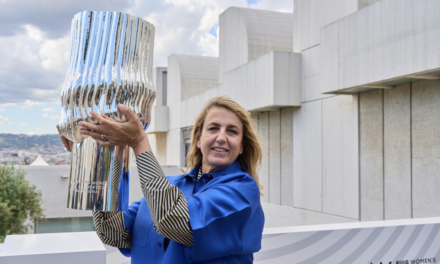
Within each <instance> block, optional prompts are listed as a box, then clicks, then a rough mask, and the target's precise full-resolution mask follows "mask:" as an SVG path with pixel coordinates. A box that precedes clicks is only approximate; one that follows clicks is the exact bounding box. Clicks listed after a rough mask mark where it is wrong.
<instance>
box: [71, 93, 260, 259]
mask: <svg viewBox="0 0 440 264" xmlns="http://www.w3.org/2000/svg"><path fill="white" fill-rule="evenodd" d="M118 108H119V111H121V112H122V113H124V114H125V115H126V116H127V121H126V122H123V123H118V122H114V121H111V120H109V119H106V118H103V117H101V116H100V115H98V114H96V113H92V116H93V117H94V118H95V119H96V120H97V121H98V123H97V124H92V123H88V122H82V123H80V125H81V126H83V128H82V129H81V133H83V134H85V135H89V136H91V137H92V138H94V139H96V140H97V141H98V142H99V143H100V144H101V145H102V146H109V145H117V146H121V145H128V146H130V147H131V148H132V149H133V151H134V153H135V155H136V163H137V166H138V171H139V177H140V181H141V188H142V192H143V195H144V197H143V198H142V199H140V200H139V201H138V202H135V203H133V204H131V205H130V206H129V208H128V210H127V211H124V212H94V213H93V221H94V225H95V230H96V231H97V234H98V236H99V238H100V239H101V240H102V242H103V243H105V244H108V245H110V246H114V247H118V248H120V251H121V252H122V253H123V254H124V255H126V256H131V258H132V263H252V262H253V253H254V252H257V251H259V250H260V248H261V238H262V231H263V225H264V215H263V211H262V208H261V204H260V189H261V188H262V186H261V185H260V184H259V182H258V176H257V172H256V169H257V165H259V163H260V162H261V157H262V151H261V148H260V144H259V141H258V138H257V135H256V133H255V131H254V129H253V127H252V122H251V118H250V115H249V113H248V112H247V111H246V110H245V109H244V108H243V107H241V106H240V105H238V104H237V103H235V102H234V101H232V100H231V99H229V98H228V97H224V96H222V97H217V98H214V99H212V100H211V101H210V102H209V103H208V104H207V105H206V106H205V108H204V109H203V110H202V112H201V113H200V115H199V116H198V117H197V119H196V122H195V125H194V128H193V132H192V139H191V140H192V142H191V143H192V144H191V148H190V150H189V153H188V158H187V165H188V167H189V168H192V170H191V171H190V172H189V173H185V174H182V175H178V176H175V177H165V175H164V174H163V171H162V169H161V168H160V166H159V164H158V162H157V160H156V158H155V157H154V155H153V154H152V152H151V147H150V144H149V142H148V138H147V136H146V134H145V132H144V130H143V127H142V124H141V123H140V122H139V118H138V117H137V116H136V115H135V114H134V113H133V112H132V111H131V109H129V108H128V107H124V106H122V105H119V106H118ZM103 135H105V136H103ZM102 138H105V139H106V141H103V140H102ZM62 140H63V143H64V144H65V145H66V148H68V149H69V148H70V146H71V145H70V144H69V142H68V141H67V139H65V138H64V137H62ZM118 166H119V165H118Z"/></svg>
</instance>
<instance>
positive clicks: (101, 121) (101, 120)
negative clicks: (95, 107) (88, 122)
mask: <svg viewBox="0 0 440 264" xmlns="http://www.w3.org/2000/svg"><path fill="white" fill-rule="evenodd" d="M90 114H91V115H92V117H93V118H95V120H96V121H97V122H98V123H99V124H101V125H102V124H103V123H104V121H105V119H104V118H103V117H102V115H100V114H98V113H96V112H95V111H90Z"/></svg>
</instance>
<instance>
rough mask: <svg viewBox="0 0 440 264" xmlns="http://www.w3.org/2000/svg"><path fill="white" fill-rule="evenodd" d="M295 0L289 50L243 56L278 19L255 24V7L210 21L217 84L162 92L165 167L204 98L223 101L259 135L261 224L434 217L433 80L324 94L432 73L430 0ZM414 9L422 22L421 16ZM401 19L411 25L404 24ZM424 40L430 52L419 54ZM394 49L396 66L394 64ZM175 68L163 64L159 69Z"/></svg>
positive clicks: (177, 153) (174, 160)
mask: <svg viewBox="0 0 440 264" xmlns="http://www.w3.org/2000/svg"><path fill="white" fill-rule="evenodd" d="M294 5H295V6H294V10H295V13H294V14H293V19H292V22H291V23H292V25H291V26H292V34H293V37H292V39H291V40H292V41H291V43H292V46H291V47H292V50H293V51H294V52H279V51H275V52H274V51H271V50H276V49H275V46H276V45H272V44H273V43H272V44H270V42H267V43H268V44H267V47H269V48H268V50H265V51H264V52H268V53H267V54H263V53H264V52H263V53H262V54H263V55H261V54H259V53H258V52H256V50H264V49H259V48H255V50H254V51H253V52H249V51H250V50H252V49H251V48H250V45H251V44H250V43H251V42H250V40H252V39H253V37H252V34H251V32H254V33H255V32H258V30H259V29H261V30H262V31H261V32H260V33H261V34H262V35H264V34H266V33H267V32H266V33H264V32H265V31H264V30H267V29H268V28H270V27H266V26H267V25H269V24H271V23H272V22H273V23H272V24H273V25H275V24H276V23H278V22H279V21H284V20H283V19H286V21H288V18H287V17H288V16H284V15H283V16H282V15H280V14H279V13H268V14H269V15H268V16H266V17H264V16H262V17H264V19H261V20H262V21H259V20H258V19H255V17H254V15H255V14H257V13H258V14H260V13H259V12H260V11H255V10H247V9H239V8H229V9H227V10H226V11H225V12H224V13H223V14H221V15H220V31H221V33H220V40H219V42H220V57H219V69H218V74H219V77H218V84H217V86H215V87H214V88H210V89H208V88H207V89H206V90H204V91H203V92H200V93H198V94H197V95H194V96H190V97H185V98H186V99H182V98H183V97H182V96H181V92H182V91H183V90H185V89H192V88H191V85H189V86H188V87H189V88H185V89H183V88H182V87H181V86H173V87H172V88H170V89H171V90H172V89H177V87H179V89H180V90H179V91H176V94H179V96H176V97H175V101H174V102H172V103H170V104H169V107H170V112H169V113H170V115H169V130H168V132H167V133H166V162H167V164H169V165H180V164H181V159H182V158H181V155H182V145H181V129H182V128H185V127H188V126H191V125H192V123H193V121H194V118H195V117H196V116H197V114H198V113H199V111H200V110H201V108H202V107H203V105H204V104H205V103H206V102H208V101H209V100H210V99H211V98H213V97H215V96H219V95H223V94H226V95H228V96H230V97H231V98H232V99H234V100H236V101H237V102H238V103H240V104H241V105H242V106H243V107H245V108H246V109H247V110H249V111H251V113H252V117H253V119H254V120H255V128H256V130H257V131H258V133H259V136H260V139H261V145H262V149H263V160H262V164H261V168H260V169H259V177H260V183H261V184H262V185H263V186H264V189H263V190H262V192H263V194H264V196H262V197H261V199H262V201H263V206H264V210H265V212H266V220H267V226H282V225H302V224H318V223H319V224H323V223H336V222H352V221H373V220H384V219H402V218H412V217H430V216H438V215H439V211H440V207H439V206H438V203H436V202H435V201H436V199H435V190H436V189H438V188H439V187H440V182H438V181H439V180H437V178H438V177H436V176H437V175H438V172H439V171H440V165H439V164H440V161H439V160H440V159H439V156H440V154H439V153H440V143H439V142H440V140H437V136H436V135H438V134H439V132H440V131H439V130H440V128H439V126H438V125H437V124H438V123H439V122H438V121H439V119H440V114H439V113H440V112H439V110H440V109H438V108H440V104H439V103H438V102H439V100H440V94H439V92H438V91H440V89H438V88H437V86H438V85H440V81H439V80H427V81H418V82H414V80H415V79H411V80H412V81H413V82H412V83H406V84H402V83H400V84H399V85H398V86H397V87H395V88H394V89H388V90H382V89H381V88H380V89H379V88H378V87H372V88H371V87H370V88H371V89H375V90H373V91H370V92H364V93H353V94H348V95H347V94H344V95H341V94H340V93H337V94H336V93H335V91H336V92H339V91H340V90H341V89H346V88H347V87H348V88H347V89H349V88H350V89H351V88H352V86H353V85H362V84H363V83H367V82H373V81H374V82H376V81H380V82H382V81H383V82H386V81H389V79H390V78H397V77H399V76H400V75H402V74H410V75H411V74H413V73H414V74H415V73H416V72H415V71H418V72H420V71H422V70H421V69H427V70H429V71H430V72H429V73H430V74H435V72H434V73H433V72H432V71H433V70H437V71H438V70H439V69H440V68H438V67H440V66H438V65H440V64H437V63H438V56H431V55H430V54H431V53H432V54H437V53H436V51H432V49H431V48H432V47H433V46H432V43H436V41H438V39H439V38H436V37H435V32H437V31H438V30H439V29H440V26H438V24H436V23H435V21H437V20H436V19H435V16H433V13H432V10H437V9H436V8H435V7H437V6H438V1H434V0H427V1H426V3H425V4H421V2H420V1H415V0H404V1H402V3H400V2H399V1H396V0H381V1H377V0H336V1H326V0H296V1H294ZM411 6H413V8H414V10H415V12H414V13H411V12H410V11H411V10H412V8H410V7H411ZM428 8H429V9H430V11H429V12H427V11H426V10H427V9H428ZM425 11H426V12H425ZM424 12H425V13H426V14H427V17H426V18H424V17H422V16H420V14H422V13H424ZM410 13H411V14H410ZM406 15H408V16H411V19H413V20H411V21H419V22H420V21H421V22H420V23H419V22H417V23H419V24H417V23H416V22H414V23H413V22H411V23H412V24H411V23H409V22H408V21H406V20H405V17H406ZM414 17H418V18H420V19H416V20H414ZM278 18H279V19H280V20H279V21H278V22H274V20H276V19H278ZM390 19H391V20H390ZM392 19H394V20H392ZM263 20H264V21H263ZM269 20H273V21H269ZM268 21H269V22H268ZM377 21H382V22H383V23H379V22H377ZM390 21H396V23H399V26H396V27H391V26H392V25H393V24H392V23H391V22H390ZM405 21H406V22H405ZM376 22H377V23H376ZM389 27H391V28H389ZM285 28H288V27H287V26H286V27H285ZM285 28H283V29H282V30H284V29H285ZM252 30H254V31H252ZM282 30H280V31H279V32H281V31H282ZM387 30H388V31H387ZM263 31H264V32H263ZM279 32H278V33H279ZM359 32H363V33H362V34H360V33H359ZM387 32H389V33H390V34H391V35H392V36H394V37H392V38H389V37H388V36H389V34H388V33H387ZM399 32H400V33H402V32H403V33H402V34H400V33H399ZM278 33H277V32H275V33H274V34H275V35H276V34H278ZM283 34H284V33H283ZM368 34H370V35H371V37H369V36H370V35H368ZM262 35H260V36H258V41H257V40H256V39H257V37H255V39H253V41H254V42H252V43H254V44H255V43H256V44H255V45H257V46H258V45H263V44H261V43H263V42H264V41H263V42H259V41H261V40H264V39H266V38H270V36H272V35H271V34H266V35H264V36H262ZM279 35H282V34H279ZM255 36H257V35H255ZM286 36H287V35H286ZM399 37H402V39H399ZM431 38H433V42H431V41H430V39H431ZM280 39H281V38H280ZM400 40H402V42H400ZM428 42H429V43H428ZM258 43H260V44H258ZM283 43H284V44H286V43H288V41H285V42H283ZM378 43H379V44H378ZM411 43H412V44H411ZM284 44H283V45H284ZM376 44H377V45H376ZM410 44H411V45H412V46H411V45H410ZM426 45H427V49H426V50H427V51H429V54H428V53H423V52H422V50H424V49H422V48H421V47H424V46H426ZM263 46H264V45H263ZM267 47H266V48H267ZM384 47H385V48H386V49H387V52H385V51H384ZM392 47H397V48H398V49H395V50H394V49H393V48H392ZM380 49H382V51H381V52H379V53H378V52H377V51H378V50H380ZM402 49H404V50H405V52H404V55H405V56H406V57H405V58H409V59H408V60H406V61H402V58H401V57H399V54H400V53H398V52H400V51H402ZM255 54H257V55H255ZM389 54H390V56H388V55H389ZM402 54H403V53H402ZM173 56H174V55H173ZM412 56H416V57H417V58H416V59H415V60H414V62H416V63H415V64H414V63H412V61H413V60H412V59H411V58H412ZM389 58H395V60H394V59H393V60H394V61H390V60H389ZM174 63H175V62H174V61H173V58H171V57H170V60H169V65H168V67H169V68H170V67H173V65H174ZM413 64H414V65H413ZM188 65H189V64H188ZM277 65H278V66H277ZM292 65H294V66H292ZM350 65H351V66H350ZM410 66H411V67H410ZM425 66H426V67H425ZM436 67H437V68H436ZM180 72H182V71H180ZM180 72H179V74H176V75H173V74H172V73H171V70H169V78H170V80H169V84H170V87H171V83H174V82H175V80H177V79H179V78H183V77H182V76H180ZM439 72H440V71H438V72H437V73H439ZM426 73H427V72H424V74H426ZM172 75H173V76H172ZM437 75H439V74H437ZM286 76H288V77H289V78H287V77H286ZM380 76H382V77H380ZM396 76H397V77H396ZM419 77H420V76H419ZM425 77H426V76H425ZM428 77H429V76H428ZM430 77H431V78H436V77H435V76H432V75H431V76H430ZM393 80H394V79H393ZM406 81H407V82H409V81H408V80H406ZM342 84H343V85H342ZM173 85H174V84H173ZM175 85H181V82H179V83H178V84H177V83H176V84H175ZM341 85H342V86H341ZM394 85H395V84H394ZM356 87H357V86H356ZM382 88H383V87H382ZM385 88H387V87H386V86H385ZM182 89H183V90H182ZM280 91H281V92H280ZM332 92H333V94H331V93H332ZM324 93H326V94H324ZM274 94H277V96H274ZM178 98H180V99H181V100H180V101H179V100H178ZM274 98H279V99H280V101H279V102H278V101H276V100H274ZM287 98H290V99H288V100H287ZM277 100H278V99H277ZM281 100H284V101H283V102H284V103H280V102H281Z"/></svg>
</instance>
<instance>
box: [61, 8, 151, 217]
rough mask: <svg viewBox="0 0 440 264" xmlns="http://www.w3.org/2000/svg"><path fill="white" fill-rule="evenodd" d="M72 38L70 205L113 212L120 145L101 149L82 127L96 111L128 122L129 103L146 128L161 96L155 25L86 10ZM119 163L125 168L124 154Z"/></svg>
mask: <svg viewBox="0 0 440 264" xmlns="http://www.w3.org/2000/svg"><path fill="white" fill-rule="evenodd" d="M71 36H72V41H71V49H70V59H69V65H68V69H67V73H66V79H65V82H64V88H63V90H62V92H61V105H62V110H61V117H60V122H59V126H60V132H61V134H63V135H64V136H65V137H66V138H68V139H70V140H72V141H73V142H75V143H76V144H75V146H74V147H73V150H72V165H71V174H70V184H69V194H68V201H67V207H68V208H74V209H81V210H101V211H111V210H113V211H114V210H117V208H118V205H117V197H118V195H117V194H118V190H117V189H118V188H117V185H116V183H119V178H118V179H115V177H119V176H120V175H114V172H115V171H114V170H115V168H114V167H115V159H116V158H117V157H116V155H115V149H116V147H101V146H100V145H99V144H98V143H97V142H96V141H95V140H94V139H92V138H87V137H86V136H85V135H81V134H80V133H79V130H80V128H81V127H80V126H79V125H78V123H79V122H80V121H89V122H96V120H94V118H92V116H91V115H90V111H91V110H94V111H96V112H97V113H100V114H105V115H106V116H107V117H109V118H111V119H114V120H123V119H124V118H125V117H124V116H123V115H122V114H121V113H120V112H118V111H117V105H118V104H124V105H126V106H128V107H130V108H131V109H132V110H133V111H134V112H135V113H136V115H137V116H138V117H139V119H140V122H142V124H143V125H144V129H147V127H148V125H149V123H150V110H151V105H152V103H153V101H154V99H155V97H156V92H155V89H154V87H153V84H152V66H153V46H154V26H153V25H152V24H150V23H148V22H147V21H144V20H142V19H140V18H137V17H134V16H131V15H129V14H123V13H120V12H91V11H84V12H81V13H78V14H76V15H75V17H74V18H73V20H72V28H71ZM127 149H128V148H127ZM125 152H127V153H128V152H129V151H128V150H127V151H125ZM121 153H122V152H121ZM118 160H119V162H120V164H121V166H123V165H124V163H125V162H123V160H122V156H120V157H119V159H118ZM124 167H125V166H124ZM125 169H128V166H127V167H125ZM112 183H113V185H115V186H113V187H112ZM115 197H116V198H115ZM115 208H116V209H115Z"/></svg>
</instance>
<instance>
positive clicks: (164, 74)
mask: <svg viewBox="0 0 440 264" xmlns="http://www.w3.org/2000/svg"><path fill="white" fill-rule="evenodd" d="M167 87H168V79H167V72H166V71H164V72H162V105H167Z"/></svg>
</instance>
